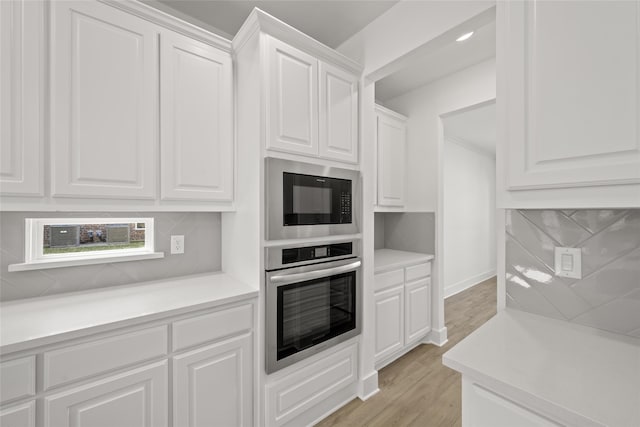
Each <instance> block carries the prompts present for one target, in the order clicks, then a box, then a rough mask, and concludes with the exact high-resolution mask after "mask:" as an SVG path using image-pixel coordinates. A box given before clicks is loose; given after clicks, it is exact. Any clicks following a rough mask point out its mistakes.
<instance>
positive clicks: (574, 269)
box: [554, 247, 582, 279]
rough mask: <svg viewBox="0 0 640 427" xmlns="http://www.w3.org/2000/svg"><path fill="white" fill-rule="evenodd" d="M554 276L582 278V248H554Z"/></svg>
mask: <svg viewBox="0 0 640 427" xmlns="http://www.w3.org/2000/svg"><path fill="white" fill-rule="evenodd" d="M554 252H555V270H556V271H555V273H556V276H560V277H570V278H572V279H582V249H581V248H560V247H556V248H555V251H554Z"/></svg>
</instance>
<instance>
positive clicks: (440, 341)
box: [422, 327, 449, 347]
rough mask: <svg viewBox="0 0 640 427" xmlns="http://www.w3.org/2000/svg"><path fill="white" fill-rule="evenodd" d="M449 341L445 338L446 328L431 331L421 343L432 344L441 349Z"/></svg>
mask: <svg viewBox="0 0 640 427" xmlns="http://www.w3.org/2000/svg"><path fill="white" fill-rule="evenodd" d="M447 341H449V339H448V338H447V328H446V327H444V328H442V329H432V330H431V331H430V332H429V334H428V335H427V336H426V337H425V339H424V340H423V341H422V343H423V344H433V345H437V346H438V347H442V346H443V345H445V344H446V343H447Z"/></svg>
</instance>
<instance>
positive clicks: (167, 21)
mask: <svg viewBox="0 0 640 427" xmlns="http://www.w3.org/2000/svg"><path fill="white" fill-rule="evenodd" d="M98 1H100V2H101V3H104V4H108V5H109V6H112V7H115V8H117V9H120V10H123V11H125V12H128V13H131V14H133V15H136V16H138V17H140V18H142V19H145V20H147V21H150V22H153V23H155V24H158V25H160V26H162V27H164V28H167V29H169V30H171V31H175V32H177V33H180V34H182V35H185V36H187V37H190V38H193V39H196V40H198V41H201V42H203V43H206V44H208V45H211V46H214V47H216V48H218V49H220V50H223V51H225V52H229V53H230V52H231V41H229V40H227V39H225V38H224V37H221V36H219V35H217V34H214V33H212V32H210V31H207V30H205V29H203V28H200V27H198V26H197V25H193V24H191V23H189V22H187V21H184V20H182V19H180V18H177V17H175V16H173V15H169V14H168V13H166V12H163V11H161V10H159V9H156V8H154V7H152V6H149V5H146V4H144V3H141V2H139V1H136V0H124V1H123V0H98Z"/></svg>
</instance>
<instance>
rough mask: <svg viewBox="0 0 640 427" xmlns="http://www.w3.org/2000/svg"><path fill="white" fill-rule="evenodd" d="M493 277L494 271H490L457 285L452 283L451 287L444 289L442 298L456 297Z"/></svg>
mask: <svg viewBox="0 0 640 427" xmlns="http://www.w3.org/2000/svg"><path fill="white" fill-rule="evenodd" d="M495 275H496V270H490V271H486V272H484V273H480V274H477V275H475V276H472V277H469V278H467V279H464V280H461V281H459V282H458V283H454V284H453V285H451V286H448V287H446V288H444V297H445V298H449V297H450V296H453V295H456V294H458V293H460V292H462V291H465V290H467V289H469V288H472V287H474V286H475V285H479V284H480V283H482V282H484V281H485V280H487V279H490V278H492V277H493V276H495Z"/></svg>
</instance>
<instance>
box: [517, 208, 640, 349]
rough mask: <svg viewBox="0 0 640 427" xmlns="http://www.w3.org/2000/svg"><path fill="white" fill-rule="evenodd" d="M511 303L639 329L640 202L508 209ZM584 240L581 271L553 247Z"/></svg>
mask: <svg viewBox="0 0 640 427" xmlns="http://www.w3.org/2000/svg"><path fill="white" fill-rule="evenodd" d="M506 215H507V218H506V231H507V238H506V288H507V306H508V307H512V308H517V309H521V310H524V311H528V312H531V313H536V314H540V315H543V316H548V317H554V318H558V319H562V320H566V321H569V322H574V323H579V324H582V325H587V326H591V327H594V328H598V329H602V330H607V331H611V332H616V333H619V334H624V335H629V336H634V337H640V209H593V210H508V211H507V214H506ZM556 246H562V247H579V248H582V279H568V278H562V277H557V276H555V275H554V247H556Z"/></svg>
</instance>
